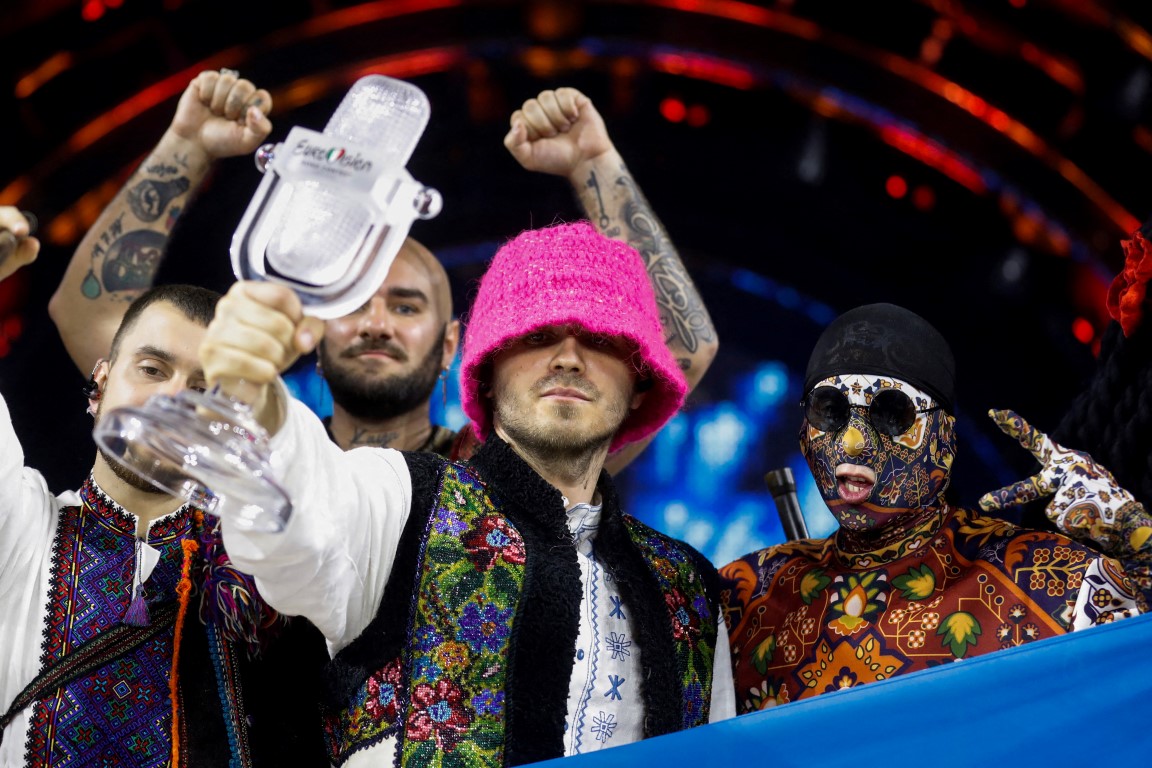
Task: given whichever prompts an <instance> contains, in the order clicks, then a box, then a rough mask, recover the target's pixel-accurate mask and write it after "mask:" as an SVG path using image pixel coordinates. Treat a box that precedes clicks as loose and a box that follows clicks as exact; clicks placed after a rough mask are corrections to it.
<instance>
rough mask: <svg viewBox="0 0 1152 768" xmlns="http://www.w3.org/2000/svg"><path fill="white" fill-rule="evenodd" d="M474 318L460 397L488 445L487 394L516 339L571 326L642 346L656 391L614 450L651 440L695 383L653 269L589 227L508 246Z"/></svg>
mask: <svg viewBox="0 0 1152 768" xmlns="http://www.w3.org/2000/svg"><path fill="white" fill-rule="evenodd" d="M468 314H469V317H468V321H467V325H466V328H465V332H464V351H463V360H462V369H461V373H460V390H461V398H462V400H463V405H464V413H466V414H467V415H468V418H470V419H471V420H472V425H473V430H474V431H475V432H476V434H477V436H479V437H480V439H481V440H483V439H485V438H486V437H487V436H488V432H489V430H490V429H491V427H492V416H491V413H490V408H489V405H488V403H487V402H486V400H485V398H484V397H483V396H482V394H481V392H480V385H481V377H482V376H484V374H485V373H486V371H485V370H484V367H485V363H487V362H488V361H489V359H490V358H491V356H492V354H493V353H494V352H496V351H497V350H499V349H500V348H501V347H503V346H505V345H506V344H508V343H509V342H510V341H512V340H513V339H515V338H517V337H519V336H523V335H524V334H526V333H530V332H531V331H534V330H536V329H537V328H543V327H545V326H548V325H567V324H569V323H572V324H576V325H580V326H581V327H583V328H585V329H587V330H588V331H589V332H591V333H597V334H605V335H608V336H622V337H624V338H626V339H628V340H629V341H631V342H632V343H634V344H635V345H636V348H637V355H638V357H639V360H640V361H642V364H643V366H644V369H646V371H647V375H649V376H650V377H651V378H652V388H651V389H650V390H648V395H647V396H646V397H645V398H644V402H643V403H641V405H640V407H639V408H637V409H636V410H635V411H632V412H631V413H630V414H629V416H628V417H627V418H626V419H625V420H624V423H623V424H622V425H621V427H620V430H619V431H618V432H617V433H616V437H615V438H613V440H612V445H611V446H610V448H609V450H610V451H617V450H619V449H620V448H622V447H623V446H625V445H627V444H628V443H632V442H635V441H637V440H643V439H644V438H645V437H648V436H649V435H651V434H652V433H653V432H655V431H656V430H658V429H660V427H662V426H664V423H665V422H667V421H668V419H670V418H672V416H673V414H675V413H676V411H677V410H679V408H680V406H681V405H682V404H683V403H684V396H685V393H686V392H687V390H688V384H687V382H686V381H685V380H684V374H683V372H681V370H680V367H679V366H678V365H677V364H676V360H675V359H674V358H673V357H672V353H671V351H669V349H668V346H667V345H666V344H665V343H664V330H663V328H661V326H660V314H659V312H658V310H657V309H656V297H655V295H654V294H653V292H652V284H651V283H650V282H649V280H648V272H647V271H646V269H645V267H644V261H643V260H642V259H641V258H640V254H639V253H637V252H636V250H635V249H633V248H632V247H630V246H628V245H626V244H625V243H622V242H620V241H618V240H612V239H610V238H607V237H605V236H604V235H601V234H600V233H599V232H597V231H596V229H595V228H594V227H593V226H592V225H591V224H589V223H588V222H586V221H582V222H577V223H575V224H560V225H557V226H553V227H548V228H546V229H534V230H528V231H525V232H521V233H520V234H519V235H517V236H516V237H515V238H513V239H512V240H510V241H508V242H507V243H505V244H504V246H503V247H502V248H500V250H499V251H497V252H496V256H495V257H494V258H493V259H492V263H491V264H490V265H489V266H488V271H487V272H485V274H484V277H483V278H482V279H481V280H480V288H479V291H478V292H477V294H476V299H475V300H474V301H473V302H472V308H471V310H470V311H469V313H468Z"/></svg>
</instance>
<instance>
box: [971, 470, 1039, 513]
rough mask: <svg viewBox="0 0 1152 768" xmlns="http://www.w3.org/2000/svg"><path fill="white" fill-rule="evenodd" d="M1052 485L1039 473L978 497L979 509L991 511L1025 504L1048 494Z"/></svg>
mask: <svg viewBox="0 0 1152 768" xmlns="http://www.w3.org/2000/svg"><path fill="white" fill-rule="evenodd" d="M1051 494H1052V487H1051V486H1050V485H1049V484H1048V482H1047V481H1046V480H1044V478H1043V477H1041V476H1040V475H1033V476H1032V477H1029V478H1028V479H1027V480H1021V481H1020V482H1018V483H1013V484H1012V485H1008V486H1005V487H1003V488H1000V489H998V490H995V491H992V492H990V493H986V494H984V495H983V496H981V497H980V501H979V505H980V509H982V510H983V511H985V512H993V511H995V510H998V509H1005V508H1007V507H1012V506H1016V505H1018V504H1027V503H1028V502H1030V501H1035V500H1036V499H1040V498H1043V497H1045V496H1050V495H1051Z"/></svg>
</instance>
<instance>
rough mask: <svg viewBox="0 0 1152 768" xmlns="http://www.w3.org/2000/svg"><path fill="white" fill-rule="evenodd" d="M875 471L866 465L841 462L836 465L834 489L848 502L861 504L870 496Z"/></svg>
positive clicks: (874, 483)
mask: <svg viewBox="0 0 1152 768" xmlns="http://www.w3.org/2000/svg"><path fill="white" fill-rule="evenodd" d="M875 487H876V473H875V472H873V471H872V470H871V469H869V468H868V467H861V466H859V465H856V464H841V465H840V466H838V467H836V490H837V492H838V493H839V494H840V498H841V499H843V500H844V501H845V502H847V503H848V504H852V505H856V504H862V503H863V502H865V501H867V500H868V499H869V498H871V496H872V490H873V489H874V488H875Z"/></svg>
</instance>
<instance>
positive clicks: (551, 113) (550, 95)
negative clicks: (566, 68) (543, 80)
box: [536, 91, 572, 133]
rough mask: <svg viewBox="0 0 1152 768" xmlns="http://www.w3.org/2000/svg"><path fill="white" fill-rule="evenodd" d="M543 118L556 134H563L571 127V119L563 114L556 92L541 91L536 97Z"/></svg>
mask: <svg viewBox="0 0 1152 768" xmlns="http://www.w3.org/2000/svg"><path fill="white" fill-rule="evenodd" d="M536 101H537V103H538V104H540V109H541V110H543V112H544V117H545V118H546V119H547V120H548V122H549V123H550V124H551V125H552V127H553V128H554V129H555V130H556V131H557V132H558V133H565V132H566V131H567V130H568V129H569V128H571V127H572V119H571V118H570V117H569V116H568V115H567V114H565V113H564V107H563V106H562V105H561V104H560V99H559V98H557V96H556V91H541V92H540V95H539V96H537V97H536Z"/></svg>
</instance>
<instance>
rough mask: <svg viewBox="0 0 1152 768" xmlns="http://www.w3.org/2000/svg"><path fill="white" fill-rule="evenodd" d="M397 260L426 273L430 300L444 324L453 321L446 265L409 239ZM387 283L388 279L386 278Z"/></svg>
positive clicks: (425, 248)
mask: <svg viewBox="0 0 1152 768" xmlns="http://www.w3.org/2000/svg"><path fill="white" fill-rule="evenodd" d="M396 259H397V260H400V259H404V260H405V261H408V262H409V263H411V264H412V265H413V266H414V267H415V268H417V269H419V270H420V271H421V272H423V273H424V276H425V277H426V278H427V280H428V285H429V287H430V288H431V295H430V296H429V299H431V301H432V303H433V304H434V305H435V306H436V308H437V310H438V312H439V314H440V317H442V318H444V322H448V321H449V320H451V319H452V287H451V286H450V285H449V284H448V273H447V272H446V271H444V265H443V264H441V263H440V260H439V259H437V258H436V255H435V254H433V253H432V251H430V250H428V248H427V247H426V246H425V245H424V244H423V243H421V242H420V241H419V240H415V239H413V238H411V237H409V238H407V239H405V240H404V244H403V245H402V246H400V252H399V253H397V254H396ZM385 282H387V278H385Z"/></svg>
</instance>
